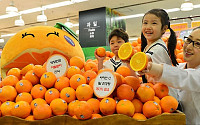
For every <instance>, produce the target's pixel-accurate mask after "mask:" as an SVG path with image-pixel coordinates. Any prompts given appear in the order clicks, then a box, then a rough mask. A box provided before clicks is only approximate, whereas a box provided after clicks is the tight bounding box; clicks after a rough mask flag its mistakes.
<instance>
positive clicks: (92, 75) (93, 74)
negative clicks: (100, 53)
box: [83, 70, 97, 83]
mask: <svg viewBox="0 0 200 125" xmlns="http://www.w3.org/2000/svg"><path fill="white" fill-rule="evenodd" d="M83 76H84V77H85V79H86V83H89V82H90V81H91V80H92V79H95V78H96V76H97V73H96V72H95V71H92V70H87V71H85V72H84V73H83Z"/></svg>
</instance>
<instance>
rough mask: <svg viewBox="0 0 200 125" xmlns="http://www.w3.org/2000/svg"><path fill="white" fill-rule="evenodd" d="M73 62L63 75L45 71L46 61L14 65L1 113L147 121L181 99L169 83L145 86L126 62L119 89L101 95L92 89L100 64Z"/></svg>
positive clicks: (0, 100) (0, 91)
mask: <svg viewBox="0 0 200 125" xmlns="http://www.w3.org/2000/svg"><path fill="white" fill-rule="evenodd" d="M106 54H107V53H106ZM109 58H110V57H109ZM69 64H70V67H69V68H68V70H67V73H66V74H65V76H62V77H59V78H56V77H55V75H54V74H53V73H51V72H46V68H45V65H46V64H44V66H42V65H33V64H29V65H27V66H25V67H24V68H22V69H18V68H12V69H10V70H9V71H8V72H7V76H6V77H5V78H4V79H3V80H2V82H1V83H0V86H1V88H0V104H1V106H0V110H1V112H0V116H9V115H10V116H16V117H19V118H23V119H27V120H42V119H47V118H49V117H52V116H55V115H70V116H71V117H73V118H77V119H81V120H85V119H95V118H100V117H103V116H106V115H112V114H114V113H118V114H124V115H127V116H129V117H133V118H134V119H140V120H145V119H147V118H151V117H154V116H157V115H159V114H161V113H164V112H168V113H172V112H174V111H175V110H176V109H177V106H178V102H177V100H176V99H175V98H173V97H171V96H168V87H167V86H165V85H163V84H161V83H158V84H155V85H153V84H151V83H146V84H141V80H140V79H139V78H136V77H134V76H130V71H129V68H127V67H126V66H121V67H119V68H118V70H117V71H116V73H114V74H115V77H116V79H117V87H116V88H115V90H114V92H113V93H112V94H111V95H110V96H109V97H105V98H98V97H96V96H95V95H94V91H93V84H94V81H95V78H96V76H97V75H98V73H101V72H102V71H103V70H102V71H99V72H98V70H97V66H98V63H97V62H95V61H94V60H88V61H86V62H84V61H83V60H82V59H81V58H79V57H74V58H71V59H70V62H69Z"/></svg>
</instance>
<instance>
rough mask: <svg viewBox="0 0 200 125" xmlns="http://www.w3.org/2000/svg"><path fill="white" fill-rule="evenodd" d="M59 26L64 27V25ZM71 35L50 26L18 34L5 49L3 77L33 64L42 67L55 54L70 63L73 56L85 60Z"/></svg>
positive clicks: (2, 60) (78, 45)
mask: <svg viewBox="0 0 200 125" xmlns="http://www.w3.org/2000/svg"><path fill="white" fill-rule="evenodd" d="M57 25H60V26H59V27H63V26H62V24H57ZM57 27H58V26H57ZM71 34H72V32H66V31H63V30H61V29H59V28H55V27H50V26H37V27H31V28H27V29H24V30H22V31H20V32H18V33H17V34H16V35H15V36H13V37H12V38H11V39H10V40H9V41H8V42H7V43H6V45H5V47H4V49H3V52H2V56H1V71H2V77H5V75H6V72H7V71H8V70H9V69H10V68H14V67H17V68H22V67H24V66H26V65H28V64H31V63H32V64H35V65H36V64H40V65H42V64H43V63H45V62H46V60H47V59H48V58H49V56H51V55H53V54H61V55H63V56H64V57H65V58H66V59H67V60H68V61H69V59H70V58H71V57H73V56H79V57H81V58H82V59H83V60H85V58H84V54H83V51H82V48H81V46H80V44H79V42H78V41H77V39H76V38H75V36H74V35H71Z"/></svg>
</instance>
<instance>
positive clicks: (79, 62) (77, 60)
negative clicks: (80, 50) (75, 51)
mask: <svg viewBox="0 0 200 125" xmlns="http://www.w3.org/2000/svg"><path fill="white" fill-rule="evenodd" d="M84 64H85V62H84V60H83V59H82V58H81V57H79V56H73V57H72V58H71V59H70V60H69V65H70V66H77V67H78V68H79V69H83V67H84Z"/></svg>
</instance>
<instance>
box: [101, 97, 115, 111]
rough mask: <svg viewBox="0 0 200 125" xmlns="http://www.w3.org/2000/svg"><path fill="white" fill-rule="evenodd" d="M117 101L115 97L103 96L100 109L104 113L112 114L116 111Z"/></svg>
mask: <svg viewBox="0 0 200 125" xmlns="http://www.w3.org/2000/svg"><path fill="white" fill-rule="evenodd" d="M115 108H116V101H115V100H114V99H113V98H109V97H107V98H103V99H102V100H101V102H100V111H101V113H102V114H104V115H112V114H113V113H114V112H115Z"/></svg>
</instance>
